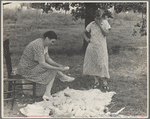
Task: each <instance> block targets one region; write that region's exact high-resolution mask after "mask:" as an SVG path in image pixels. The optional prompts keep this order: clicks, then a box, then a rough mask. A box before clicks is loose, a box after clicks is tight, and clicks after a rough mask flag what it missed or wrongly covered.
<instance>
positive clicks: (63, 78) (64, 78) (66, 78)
mask: <svg viewBox="0 0 150 119" xmlns="http://www.w3.org/2000/svg"><path fill="white" fill-rule="evenodd" d="M74 79H75V78H74V77H70V76H67V75H65V76H63V77H61V78H60V80H61V81H62V82H71V81H73V80H74Z"/></svg>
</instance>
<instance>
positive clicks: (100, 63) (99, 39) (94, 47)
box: [83, 10, 111, 91]
mask: <svg viewBox="0 0 150 119" xmlns="http://www.w3.org/2000/svg"><path fill="white" fill-rule="evenodd" d="M106 16H107V15H106V14H104V11H102V10H97V11H96V13H95V16H94V21H92V22H91V23H90V24H88V26H87V27H86V30H85V32H84V37H85V39H86V41H88V42H89V44H88V46H87V49H86V53H85V58H84V65H83V74H84V75H92V76H94V79H95V83H94V86H93V88H97V87H98V86H99V84H100V83H99V79H101V80H102V82H103V86H102V87H103V89H104V90H105V91H106V90H107V89H109V87H108V86H107V79H109V78H110V76H109V72H108V52H107V43H106V36H107V35H108V34H109V31H110V29H111V27H110V25H109V23H108V21H107V17H106Z"/></svg>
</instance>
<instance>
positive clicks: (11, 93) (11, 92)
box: [3, 39, 36, 109]
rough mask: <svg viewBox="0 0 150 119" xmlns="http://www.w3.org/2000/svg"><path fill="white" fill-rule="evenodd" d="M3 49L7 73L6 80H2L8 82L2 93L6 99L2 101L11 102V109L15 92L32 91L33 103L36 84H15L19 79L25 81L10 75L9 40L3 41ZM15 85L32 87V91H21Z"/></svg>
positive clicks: (17, 76)
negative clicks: (6, 89)
mask: <svg viewBox="0 0 150 119" xmlns="http://www.w3.org/2000/svg"><path fill="white" fill-rule="evenodd" d="M3 47H4V58H5V61H6V67H7V73H8V78H3V81H4V83H5V82H8V91H4V94H7V98H4V101H8V100H11V101H12V103H11V109H13V105H14V101H15V94H16V93H15V91H16V90H32V91H33V102H35V96H36V94H35V92H36V83H35V82H31V83H22V82H21V83H17V81H18V80H20V79H25V78H24V77H22V76H21V75H12V64H11V57H10V55H11V53H10V51H9V39H7V40H5V41H4V42H3ZM17 85H21V86H23V85H32V86H33V88H32V89H23V88H16V86H17Z"/></svg>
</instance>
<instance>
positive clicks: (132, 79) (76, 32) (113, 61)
mask: <svg viewBox="0 0 150 119" xmlns="http://www.w3.org/2000/svg"><path fill="white" fill-rule="evenodd" d="M27 13H28V15H27ZM5 14H6V13H5ZM19 15H20V16H19ZM19 15H18V17H19V18H18V20H17V22H15V23H12V21H10V20H9V19H6V21H5V23H6V24H5V25H4V31H5V32H6V34H7V33H8V30H9V35H6V34H4V38H9V39H11V40H10V50H11V51H12V52H13V54H12V56H11V57H12V65H13V67H14V66H16V65H17V63H18V61H19V59H20V56H21V54H22V51H23V49H24V48H25V46H26V45H27V44H28V43H29V42H30V41H32V40H33V39H35V38H37V37H40V36H41V35H40V34H41V33H43V32H44V31H46V30H48V29H49V28H48V27H50V29H55V31H56V32H57V33H58V37H59V39H61V40H59V41H58V44H56V46H53V47H52V48H51V49H49V50H50V56H51V58H52V59H53V60H54V61H56V62H58V63H60V64H63V65H66V66H69V67H70V70H69V71H66V72H64V73H65V74H67V75H70V76H73V77H75V78H76V79H75V80H74V81H73V82H69V83H67V82H66V83H63V82H61V81H60V80H59V78H58V77H56V79H55V82H54V85H53V88H52V93H53V94H54V93H56V92H58V91H61V90H63V89H65V88H66V87H68V86H69V87H70V88H73V89H77V90H88V89H90V88H91V86H92V85H93V83H94V80H93V77H89V76H83V75H82V68H83V61H84V54H82V53H80V49H81V47H82V40H83V37H82V31H83V30H84V21H78V22H73V21H72V20H71V18H70V15H68V18H67V19H66V18H65V16H63V15H61V14H48V15H46V14H42V15H43V16H42V15H39V14H38V15H39V16H38V17H40V18H41V19H38V20H36V22H33V18H35V17H36V18H37V16H36V15H35V14H31V15H32V17H33V18H31V17H30V16H29V15H30V12H24V13H20V14H19ZM25 15H26V16H25ZM34 15H35V16H34ZM50 16H51V17H50ZM131 16H134V14H131V15H130V16H129V18H130V17H131ZM135 16H136V15H135ZM135 16H134V17H135ZM134 17H131V18H130V19H128V20H127V19H125V18H121V15H120V16H119V15H118V16H116V19H114V20H112V21H110V23H111V26H112V30H111V32H110V35H109V36H108V38H107V44H108V52H109V72H110V77H111V78H110V79H109V80H108V85H109V87H110V90H111V91H115V92H116V95H114V96H113V98H112V103H111V105H109V106H108V107H109V109H110V112H116V111H118V110H119V109H121V108H123V107H125V109H124V110H123V111H122V112H121V113H120V114H123V115H130V116H135V115H139V116H146V115H147V84H148V83H147V39H146V37H141V36H140V35H137V36H135V37H133V36H132V30H133V28H134V24H135V22H138V21H136V20H135V19H136V18H134ZM21 18H22V19H23V18H27V19H23V20H22V19H21ZM21 20H22V21H21ZM42 20H43V21H42ZM48 20H50V21H49V22H48ZM62 21H64V22H62ZM14 29H15V30H14ZM14 34H15V35H14ZM20 41H21V42H20ZM18 49H19V50H18ZM4 77H6V66H5V61H4ZM17 94H18V95H16V101H15V104H14V108H13V110H10V107H11V102H9V101H8V102H5V103H4V107H3V110H4V111H3V112H4V116H5V117H22V116H24V115H22V114H21V113H20V111H19V109H20V108H22V107H24V106H26V104H29V103H32V97H31V96H28V95H25V94H22V93H21V92H17ZM41 100H42V97H41V96H37V97H36V101H41Z"/></svg>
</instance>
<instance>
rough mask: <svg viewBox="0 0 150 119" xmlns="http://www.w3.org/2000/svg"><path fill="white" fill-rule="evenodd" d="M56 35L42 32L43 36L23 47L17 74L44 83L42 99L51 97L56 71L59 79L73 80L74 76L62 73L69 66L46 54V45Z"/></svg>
mask: <svg viewBox="0 0 150 119" xmlns="http://www.w3.org/2000/svg"><path fill="white" fill-rule="evenodd" d="M56 40H57V35H56V33H55V32H53V31H47V32H46V33H44V35H43V38H38V39H36V40H34V41H32V42H31V43H29V45H27V47H26V48H25V50H24V52H23V55H22V57H21V60H20V63H19V66H18V74H20V75H22V76H24V77H25V78H26V79H27V80H30V81H33V82H36V83H39V84H43V85H46V91H45V94H44V95H43V99H44V100H50V99H51V88H52V85H53V82H54V80H55V76H56V74H57V73H58V74H59V75H60V76H61V78H60V80H61V81H68V82H69V81H73V80H74V78H72V77H69V76H66V75H64V74H63V73H62V72H61V71H66V70H68V69H69V68H68V67H64V66H62V65H60V64H58V63H56V62H54V61H53V60H52V59H51V58H50V57H49V54H48V46H49V45H52V44H54V43H55V42H56Z"/></svg>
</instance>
